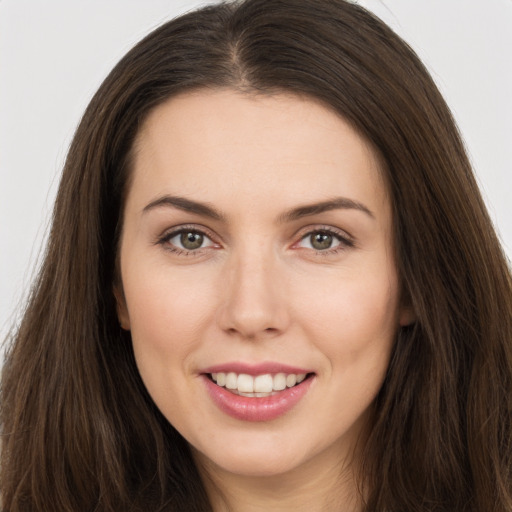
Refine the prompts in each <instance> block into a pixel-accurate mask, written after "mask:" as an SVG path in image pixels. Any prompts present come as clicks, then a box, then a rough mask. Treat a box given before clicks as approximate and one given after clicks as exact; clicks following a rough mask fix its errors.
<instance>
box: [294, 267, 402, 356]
mask: <svg viewBox="0 0 512 512" xmlns="http://www.w3.org/2000/svg"><path fill="white" fill-rule="evenodd" d="M333 283H335V284H333ZM309 290H310V291H309V294H308V299H307V300H306V301H301V302H300V303H299V306H298V307H299V308H300V316H301V317H302V318H305V319H306V318H307V322H304V323H303V326H304V327H305V328H306V329H308V330H309V331H310V333H309V334H310V338H311V339H315V340H316V342H317V344H321V345H322V349H323V350H324V351H326V352H328V353H329V354H332V355H337V354H339V355H341V356H342V357H343V358H344V359H345V360H348V359H350V358H354V359H355V358H357V357H359V355H360V354H361V353H366V352H367V351H370V352H372V351H373V352H375V353H378V354H380V355H382V354H387V352H389V350H390V347H391V344H392V341H393V340H394V338H395V334H396V331H397V329H398V285H397V279H396V277H395V275H394V272H393V271H392V270H390V272H389V273H384V274H383V273H382V272H376V273H372V272H365V273H361V274H359V275H358V274H357V273H351V274H350V276H349V277H348V276H344V277H343V278H339V279H333V280H331V281H330V284H329V282H327V284H326V285H325V286H323V287H318V286H317V287H309ZM311 290H313V291H311ZM297 295H298V296H301V295H302V296H304V292H297Z"/></svg>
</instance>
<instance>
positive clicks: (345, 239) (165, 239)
mask: <svg viewBox="0 0 512 512" xmlns="http://www.w3.org/2000/svg"><path fill="white" fill-rule="evenodd" d="M184 233H195V234H198V235H201V236H203V237H204V238H205V239H207V240H209V241H210V243H211V245H209V246H207V247H198V248H197V249H185V248H180V247H176V246H175V245H173V244H171V243H170V241H171V240H172V239H173V238H175V237H177V236H179V235H181V234H184ZM315 234H323V235H328V236H332V237H333V238H334V239H335V240H337V241H338V242H339V245H337V246H336V247H334V248H327V249H325V250H320V249H314V248H311V250H313V251H314V253H315V255H320V256H330V255H334V254H338V253H339V252H341V251H345V250H347V249H350V248H352V247H355V242H354V240H353V238H352V237H350V236H349V235H348V234H347V233H345V232H343V233H342V232H340V231H337V230H335V229H333V228H331V227H327V226H321V227H316V228H313V229H312V228H308V231H306V232H304V234H302V235H301V236H300V238H299V240H298V241H297V242H295V243H294V244H293V245H292V248H297V249H301V247H297V246H298V244H300V243H301V242H302V241H304V240H306V239H307V238H308V237H312V236H313V235H315ZM213 238H214V237H213V236H212V235H211V234H209V232H208V231H207V230H205V229H204V228H202V227H198V226H181V227H180V228H178V229H175V230H172V231H170V232H167V233H165V234H164V235H163V236H161V237H159V238H158V239H157V241H156V243H157V244H159V245H162V246H164V247H165V249H166V250H167V251H170V252H172V253H174V254H176V255H178V256H185V257H194V256H200V255H201V254H203V252H204V250H205V249H208V248H209V247H215V246H217V247H219V245H218V244H217V243H216V242H214V241H213ZM302 249H308V248H305V247H303V248H302Z"/></svg>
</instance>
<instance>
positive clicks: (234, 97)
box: [132, 90, 387, 203]
mask: <svg viewBox="0 0 512 512" xmlns="http://www.w3.org/2000/svg"><path fill="white" fill-rule="evenodd" d="M133 171H134V176H133V180H132V185H133V186H134V188H135V189H136V190H138V191H139V192H142V191H146V194H149V195H151V194H157V193H158V191H157V190H156V189H157V188H158V187H164V188H169V189H172V190H169V191H166V192H174V191H175V190H176V189H177V190H178V191H179V193H180V194H181V195H185V196H187V195H197V194H199V195H205V194H207V195H209V196H212V195H214V196H215V195H219V196H220V194H221V192H224V196H225V197H229V196H230V195H233V194H235V195H240V194H242V195H244V196H245V197H247V198H249V197H251V196H252V195H254V194H257V193H261V192H263V191H262V188H264V187H266V188H267V189H268V190H267V192H266V193H268V194H270V195H272V196H273V197H274V198H277V197H279V201H280V202H281V203H286V202H287V201H289V202H293V201H301V202H304V200H305V199H308V197H304V194H307V195H308V196H311V199H314V200H317V199H318V200H323V199H325V198H327V197H328V196H330V195H335V194H340V193H345V192H346V193H351V194H356V195H360V194H361V193H362V192H363V189H364V193H365V194H367V193H368V192H372V193H373V195H374V196H379V197H376V198H377V199H380V200H381V201H382V200H384V199H385V200H387V191H386V186H385V184H384V180H383V177H382V169H381V165H380V160H379V157H378V154H377V152H376V151H375V150H374V148H373V147H372V145H371V144H370V143H369V142H368V141H367V140H366V139H365V138H364V137H362V136H361V135H360V134H359V133H358V132H357V131H356V130H354V129H353V128H352V127H351V126H350V125H349V123H347V122H346V121H345V120H344V119H342V118H341V117H340V116H339V115H338V114H337V113H335V112H334V111H333V110H331V109H329V108H326V107H325V106H324V105H322V104H321V103H320V102H318V101H316V100H313V99H311V98H307V97H302V96H298V95H292V94H275V95H261V94H260V95H249V94H246V93H240V92H237V91H233V90H199V91H195V92H189V93H186V94H181V95H178V96H176V97H173V98H171V99H169V100H167V101H166V102H165V103H163V104H162V105H160V106H158V107H156V108H155V109H154V110H153V111H152V112H151V113H150V115H149V116H148V118H147V119H146V121H145V122H144V124H143V125H142V127H141V130H140V132H139V134H138V136H137V140H136V143H135V145H134V151H133ZM162 192H163V191H162ZM363 195H364V194H363ZM269 199H270V197H269Z"/></svg>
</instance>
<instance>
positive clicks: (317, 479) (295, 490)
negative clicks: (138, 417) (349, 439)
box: [195, 453, 362, 512]
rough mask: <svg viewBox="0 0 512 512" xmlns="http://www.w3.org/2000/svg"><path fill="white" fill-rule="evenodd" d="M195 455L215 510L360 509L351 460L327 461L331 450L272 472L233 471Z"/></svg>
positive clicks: (349, 511) (355, 511)
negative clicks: (286, 469) (261, 473)
mask: <svg viewBox="0 0 512 512" xmlns="http://www.w3.org/2000/svg"><path fill="white" fill-rule="evenodd" d="M196 455H197V454H196ZM195 459H196V462H197V463H198V468H199V471H200V473H201V476H202V478H203V481H204V484H205V487H206V491H207V493H208V496H209V498H210V502H211V504H212V507H213V510H214V512H242V511H243V512H263V511H265V512H268V511H269V510H279V511H280V512H288V511H289V512H292V511H293V512H297V511H298V510H307V511H308V512H328V511H332V510H343V511H345V512H361V511H362V504H361V496H360V494H359V491H358V487H357V483H356V478H355V476H354V471H353V464H352V463H350V464H347V463H343V464H341V463H339V462H338V463H337V464H335V465H332V464H331V465H329V464H326V462H327V461H331V460H332V454H331V453H325V454H319V455H317V457H316V458H315V460H313V461H311V460H310V461H309V462H308V464H307V465H304V466H301V467H298V468H294V469H293V470H291V471H288V472H286V473H281V474H278V475H272V476H253V475H239V474H233V473H230V472H228V471H225V470H223V469H222V468H220V467H218V466H216V465H214V464H213V463H212V462H211V461H205V460H204V459H202V457H197V456H196V457H195Z"/></svg>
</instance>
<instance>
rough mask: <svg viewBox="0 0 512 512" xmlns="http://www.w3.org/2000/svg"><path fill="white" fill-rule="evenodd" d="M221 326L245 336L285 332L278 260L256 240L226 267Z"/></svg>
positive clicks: (230, 259) (243, 247)
mask: <svg viewBox="0 0 512 512" xmlns="http://www.w3.org/2000/svg"><path fill="white" fill-rule="evenodd" d="M226 274H227V275H226V276H225V281H224V283H222V284H221V286H223V287H224V293H223V299H224V300H223V302H222V304H221V308H220V309H221V311H220V314H219V318H220V323H221V327H222V328H223V329H224V330H226V331H228V332H230V333H235V332H236V333H238V334H239V335H240V336H242V337H246V338H256V337H259V336H268V335H272V334H274V335H275V334H277V333H279V332H282V331H283V330H284V329H285V328H286V326H287V323H288V315H287V308H286V303H285V300H284V296H283V293H282V291H283V290H282V284H283V283H282V282H281V281H282V277H283V276H282V274H281V273H280V271H279V261H278V258H277V256H276V254H275V252H274V251H273V250H272V247H271V246H269V244H266V243H264V241H261V240H260V241H258V240H253V241H252V242H248V243H245V244H243V245H241V246H240V247H238V248H237V250H234V251H233V254H232V255H231V257H230V258H229V262H228V263H227V268H226Z"/></svg>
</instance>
